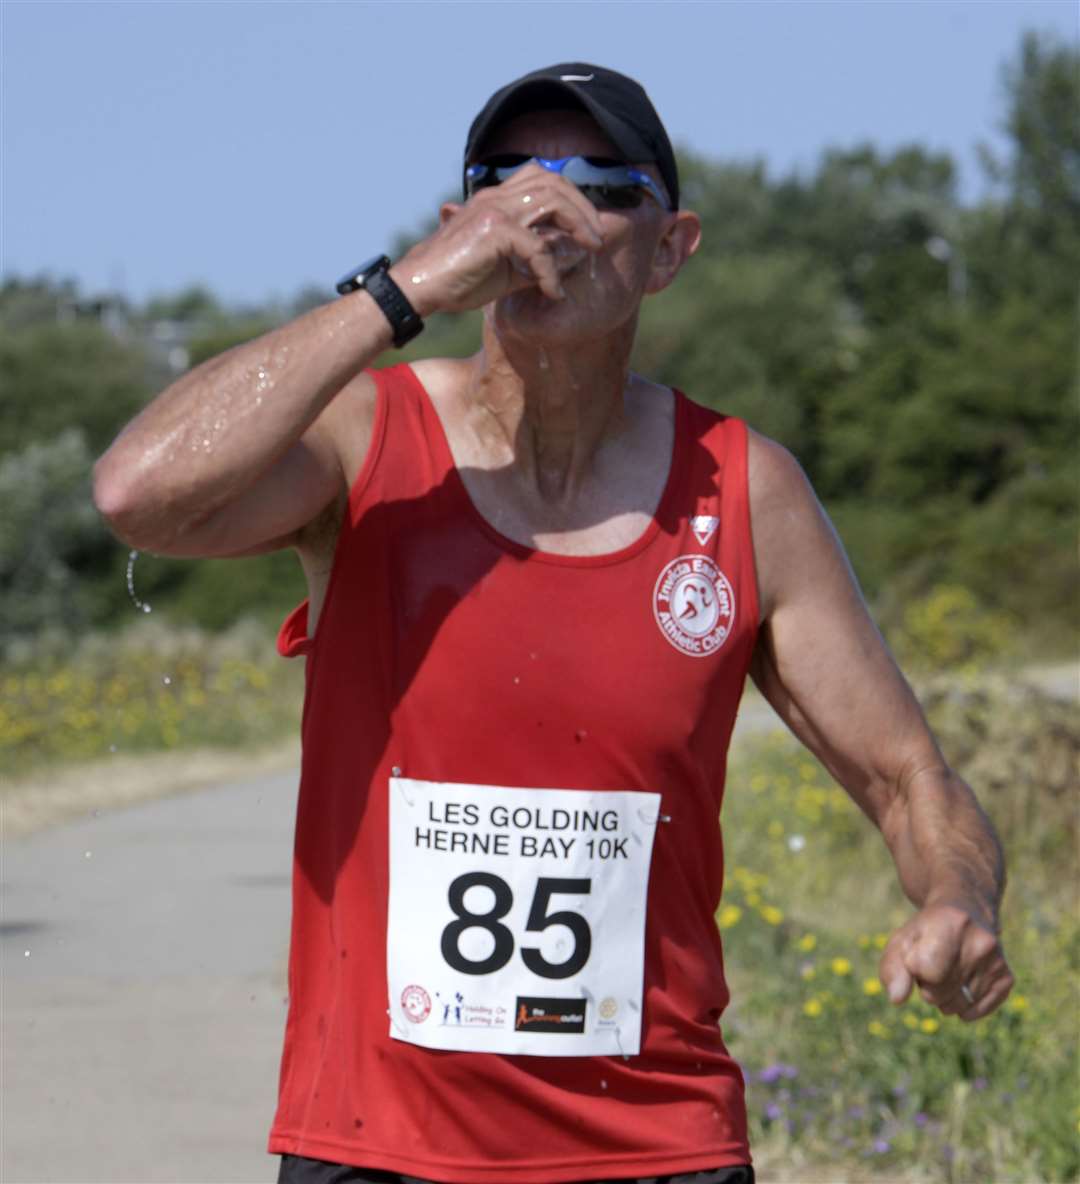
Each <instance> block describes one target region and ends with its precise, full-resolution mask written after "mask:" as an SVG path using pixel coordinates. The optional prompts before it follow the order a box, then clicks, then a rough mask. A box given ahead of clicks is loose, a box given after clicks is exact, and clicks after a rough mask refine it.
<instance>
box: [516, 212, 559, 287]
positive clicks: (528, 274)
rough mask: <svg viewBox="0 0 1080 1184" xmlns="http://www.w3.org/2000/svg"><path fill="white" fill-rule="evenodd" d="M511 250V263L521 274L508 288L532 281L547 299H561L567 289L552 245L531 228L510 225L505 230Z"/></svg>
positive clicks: (525, 284)
mask: <svg viewBox="0 0 1080 1184" xmlns="http://www.w3.org/2000/svg"><path fill="white" fill-rule="evenodd" d="M508 234H509V237H510V240H511V246H512V250H513V258H512V265H513V267H514V270H515V271H516V272H517V273H518V274H519V275H520V276H521V277H522V279H521V280H520V281H518V282H512V283H511V284H510V287H509V288H508V290H509V291H513V290H515V289H517V288H525V287H531V286H532V285H533V284H535V285H536V286H537V287H538V288H539V289H540V291H541V292H543V294H544V295H545V296H546V297H547V298H548V299H549V300H561V299H562V298H563V297H564V296H565V295H566V292H565V290H564V289H563V286H562V279H561V278H560V276H559V268H558V266H557V265H556V261H555V254H554V249H553V244H552V242H551V241H550V240H545V239H543V238H541V237H540V236H538V235H535V234H533V233H532V232H531V231H530V230H526V229H524V228H512V229H510V230H509V231H508Z"/></svg>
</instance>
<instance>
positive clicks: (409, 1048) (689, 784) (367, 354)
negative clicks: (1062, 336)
mask: <svg viewBox="0 0 1080 1184" xmlns="http://www.w3.org/2000/svg"><path fill="white" fill-rule="evenodd" d="M465 165H466V172H465V193H466V199H467V200H465V201H464V203H463V204H460V205H459V204H447V205H445V206H444V207H443V209H442V212H441V215H442V216H441V224H440V227H439V229H438V230H437V231H435V232H434V233H433V234H432V235H430V236H429V237H428V238H427V239H425V240H424V241H423V242H421V243H418V244H417V245H416V246H415V247H414V248H413V249H412V250H411V251H409V253H408V254H407V255H406V256H405V257H404V258H403V259H401V260H400V261H398V262H397V263H396V264H395V265H394V266H392V267H390V266H388V264H389V261H388V260H386V259H385V258H382V259H375V260H373V261H372V262H371V263H369V264H367V265H365V266H364V267H362V268H360V269H358V272H357V273H355V274H353V275H350V276H349V277H346V280H345V281H343V282H342V283H341V284H340V285H339V291H343V293H344V294H343V296H342V298H341V299H340V300H338V301H336V302H334V303H332V304H329V305H326V306H324V307H322V308H318V309H315V310H314V311H312V312H310V313H308V314H306V315H305V316H303V317H301V318H299V319H297V320H296V321H294V322H292V323H291V324H288V325H286V326H284V327H282V328H280V329H277V330H275V331H274V332H272V333H269V334H267V335H266V336H264V337H262V338H259V339H258V340H256V341H253V342H251V343H249V344H246V345H243V346H240V347H237V348H235V349H233V350H230V351H229V352H228V353H226V354H223V355H222V356H220V357H218V358H215V359H212V360H211V361H209V362H206V363H204V364H203V365H202V366H199V367H197V368H196V369H195V370H193V371H192V372H191V373H190V374H187V375H185V376H184V377H183V378H181V379H180V380H179V381H178V382H177V383H175V384H174V385H173V386H172V387H170V388H169V389H168V390H167V391H165V392H164V393H163V394H162V395H161V396H159V398H158V399H157V400H155V401H154V403H152V404H151V405H150V406H149V407H148V408H147V409H146V410H145V411H144V412H143V413H142V414H141V415H140V416H139V417H138V418H137V419H136V420H135V421H134V422H133V423H132V424H131V425H130V426H129V427H128V428H127V429H126V430H125V432H124V433H123V434H122V435H121V436H120V437H119V438H118V439H117V441H116V442H115V443H114V444H113V446H112V448H111V449H110V450H109V452H108V453H106V455H105V456H104V457H103V458H102V460H101V461H100V462H99V464H98V467H97V471H96V475H95V495H96V498H97V502H98V505H99V507H100V508H101V510H102V512H103V513H104V514H105V515H106V516H107V517H108V519H109V520H110V522H111V523H112V525H113V527H114V529H115V530H116V531H117V533H118V534H119V535H120V536H121V537H122V538H124V539H125V540H126V541H127V542H128V543H129V544H130V545H132V546H134V547H141V548H146V549H148V550H153V551H156V552H159V553H162V554H169V555H180V556H194V555H201V556H220V555H244V554H254V553H257V552H260V551H266V550H270V549H273V548H278V547H285V546H292V547H295V549H296V550H297V553H298V554H299V556H300V559H301V562H302V564H303V567H304V570H305V573H306V575H307V580H308V584H309V589H310V596H309V599H308V601H307V602H306V603H305V605H303V606H301V608H300V609H299V610H297V612H295V613H294V614H293V615H292V616H291V617H290V619H289V620H288V621H287V622H286V624H285V626H284V627H283V630H282V636H281V639H280V643H279V644H280V647H281V649H282V651H283V652H284V653H287V654H294V653H304V654H307V655H308V669H307V679H308V682H307V697H306V701H305V709H304V724H303V732H304V768H303V775H302V782H301V793H300V803H299V811H298V819H297V840H296V866H295V875H294V894H293V930H292V950H291V957H290V973H289V980H290V1010H289V1016H288V1021H287V1028H286V1040H285V1051H284V1056H283V1061H282V1070H281V1083H280V1090H281V1093H280V1102H279V1108H278V1114H277V1117H276V1120H275V1123H274V1127H273V1131H272V1133H271V1139H270V1149H271V1151H274V1152H278V1153H281V1154H282V1156H283V1159H282V1167H281V1176H280V1179H281V1180H283V1181H290V1182H295V1181H307V1182H310V1184H316V1182H318V1184H327V1182H329V1181H339V1182H343V1181H367V1180H395V1181H396V1180H400V1179H412V1178H419V1179H422V1180H433V1181H447V1182H456V1184H475V1182H478V1181H506V1182H508V1184H510V1182H520V1184H541V1182H545V1184H546V1182H549V1181H551V1182H554V1181H595V1180H599V1179H605V1180H607V1179H638V1178H643V1177H648V1178H650V1179H653V1178H657V1177H658V1176H659V1177H662V1178H664V1179H672V1180H675V1179H678V1180H683V1179H685V1180H691V1179H693V1180H698V1181H702V1182H704V1181H711V1182H720V1181H724V1182H726V1184H736V1182H745V1181H751V1180H752V1179H753V1175H752V1169H751V1168H750V1167H749V1162H750V1156H749V1149H748V1147H747V1142H746V1121H745V1108H744V1104H743V1097H742V1078H741V1076H740V1074H739V1071H738V1067H737V1066H736V1065H735V1063H734V1062H733V1061H732V1059H731V1057H730V1056H729V1055H728V1053H727V1050H726V1049H725V1047H724V1044H723V1041H722V1038H721V1034H720V1029H719V1026H718V1022H717V1021H718V1019H719V1017H720V1014H721V1012H722V1011H723V1009H724V1007H725V1005H726V1003H727V1000H728V994H727V989H726V986H725V984H724V977H723V964H722V957H721V951H720V944H719V938H718V935H717V931H716V927H715V924H714V922H713V915H714V913H715V910H716V907H717V904H718V901H719V895H720V887H721V882H722V876H723V856H722V847H721V843H720V833H719V823H718V815H719V809H720V800H721V796H722V792H723V782H724V767H725V758H726V750H727V745H728V741H729V739H730V735H731V729H732V726H733V723H734V717H735V711H736V708H737V704H738V699H739V696H740V694H741V691H742V687H743V683H744V680H745V677H746V675H747V673H749V674H751V675H752V677H753V678H754V680H755V682H756V683H757V684H758V686H759V687H760V688H761V689H762V691H763V692H764V693H765V695H766V696H767V697H768V699H769V701H770V702H771V703H772V704H773V706H774V707H775V708H776V710H777V712H778V713H779V714H780V716H781V717H782V718H783V719H784V720H785V722H786V723H787V724H788V726H789V727H791V729H792V730H793V731H794V732H795V733H796V735H797V736H799V737H800V739H801V740H802V741H803V742H804V743H805V744H806V745H807V747H808V748H810V749H811V750H812V751H813V752H814V753H815V754H817V756H818V757H820V758H821V760H822V761H824V763H825V764H826V766H827V767H828V768H829V770H830V771H831V772H832V774H833V775H834V776H835V777H836V778H837V780H838V781H839V782H840V783H841V784H843V785H844V786H845V787H846V788H847V790H848V791H849V792H850V793H851V795H852V796H853V798H854V799H855V800H856V802H858V804H859V805H860V807H861V808H862V809H863V810H864V811H865V812H866V813H867V815H868V816H869V817H870V819H871V820H872V821H873V822H874V823H876V824H877V825H878V826H879V827H880V829H881V831H882V833H883V835H884V837H885V840H886V842H887V843H888V846H889V849H890V851H891V852H892V855H893V857H894V859H895V861H896V865H897V868H898V871H899V875H900V878H901V882H902V884H903V886H904V889H905V891H906V892H907V894H908V896H909V897H910V898H911V900H912V901H913V903H914V904H915V905H916V908H917V911H916V913H915V914H914V916H913V917H912V918H911V920H910V921H908V922H907V924H905V925H904V926H903V927H902V928H901V929H900V930H899V931H898V932H897V933H895V934H894V935H893V936H892V938H891V940H890V942H889V944H888V946H887V948H886V949H885V951H884V954H883V957H882V962H881V977H882V981H883V982H884V984H885V986H886V988H887V990H888V992H889V995H890V997H891V998H892V999H893V1000H894V1001H896V1002H900V1001H902V1000H903V999H905V998H906V997H907V996H908V995H909V993H910V992H911V990H912V988H913V986H915V985H917V986H918V987H919V988H920V990H921V991H922V994H923V996H924V997H925V998H926V999H927V1000H928V1001H930V1002H931V1003H933V1004H935V1005H936V1006H938V1007H939V1008H940V1009H941V1011H942V1012H943V1013H945V1014H947V1015H960V1016H961V1017H963V1018H964V1019H967V1020H974V1019H978V1018H980V1017H982V1016H984V1015H986V1014H988V1013H989V1012H991V1011H993V1010H994V1008H996V1007H997V1006H999V1005H1000V1003H1001V1002H1002V1001H1003V1000H1004V998H1005V997H1006V995H1007V994H1008V992H1009V989H1010V987H1011V983H1012V979H1011V975H1010V973H1009V969H1008V966H1007V965H1006V963H1005V960H1004V956H1003V953H1002V950H1001V948H1000V945H999V943H998V940H997V936H996V935H997V924H998V921H997V909H998V905H999V902H1000V898H1001V893H1002V887H1003V876H1004V873H1003V868H1002V861H1001V854H1000V849H999V845H998V843H997V840H996V838H995V836H994V833H993V831H992V829H991V827H990V825H989V823H988V822H987V820H986V819H985V817H984V816H983V814H982V813H981V811H980V810H979V807H978V805H977V804H976V802H975V799H974V797H973V795H972V793H971V791H970V790H969V789H968V788H967V787H966V786H965V785H964V784H963V783H962V782H961V781H960V780H959V779H958V778H956V776H955V775H954V774H952V773H951V772H950V771H949V769H948V768H947V766H946V764H945V762H944V761H943V759H942V756H941V754H940V752H939V751H938V749H937V747H936V745H935V743H934V740H933V738H932V737H931V735H930V734H929V732H928V730H927V727H926V724H925V722H924V720H923V717H922V715H921V713H920V711H919V708H918V706H917V704H916V702H915V700H914V698H913V696H912V694H911V692H910V690H909V688H908V686H907V684H906V683H905V682H904V680H903V678H902V676H901V675H900V673H899V672H898V671H897V669H896V667H895V665H894V664H893V662H892V660H891V659H890V657H889V655H888V653H887V652H886V650H885V648H884V646H883V644H882V642H881V640H880V638H879V636H878V634H877V632H876V631H875V629H874V626H873V624H872V623H871V621H870V619H869V617H868V615H867V612H866V610H865V608H864V605H863V602H862V600H861V598H860V595H859V592H858V590H857V588H856V586H855V583H854V581H853V578H852V576H851V573H850V571H849V568H848V566H847V564H846V561H845V558H844V555H843V552H842V550H841V548H840V546H839V544H838V542H837V541H836V538H835V536H834V535H833V533H832V530H831V528H830V526H829V523H828V522H827V520H826V518H825V516H824V514H823V512H822V511H821V509H820V507H819V506H818V504H817V502H816V500H815V498H814V496H813V493H812V491H811V490H810V488H809V486H808V484H807V482H806V480H805V479H804V477H803V475H802V473H801V471H800V470H799V468H798V466H797V465H796V464H795V462H794V461H793V460H792V458H791V457H790V456H789V455H788V454H787V453H786V452H785V451H784V450H783V449H781V448H780V447H778V446H777V445H775V444H773V443H771V442H770V441H768V440H766V439H764V438H762V437H760V436H758V435H756V434H755V433H753V432H752V431H748V430H747V429H746V427H745V426H744V425H743V424H741V423H739V422H738V421H736V420H732V419H729V418H726V417H724V416H722V415H718V414H716V413H713V412H711V411H707V410H705V409H704V408H702V407H700V406H698V405H696V404H694V403H692V402H690V400H689V399H687V398H685V397H684V396H682V395H681V394H679V393H677V392H672V391H671V390H669V389H668V388H666V387H664V386H662V385H659V384H657V383H653V382H650V381H649V380H647V379H645V378H643V377H641V376H639V375H636V374H632V373H631V372H630V370H629V357H630V351H631V346H632V343H633V338H634V331H635V327H636V323H637V316H638V310H639V307H640V304H641V301H642V299H643V298H644V296H646V295H649V294H653V293H658V292H660V291H662V290H663V289H664V288H665V287H667V286H668V285H669V284H670V283H671V282H672V281H673V280H674V279H675V278H676V276H677V274H678V272H679V270H680V269H681V267H682V266H683V264H684V263H685V262H686V261H687V260H688V259H689V257H690V256H691V255H692V254H693V253H694V251H695V249H696V247H697V245H698V240H699V237H700V223H699V220H698V218H697V217H696V215H694V214H693V213H692V212H690V211H687V210H683V209H681V208H680V206H679V190H678V175H677V171H676V166H675V160H674V156H673V154H672V151H671V146H670V143H669V140H668V137H667V134H666V132H665V131H664V128H663V125H662V124H661V122H660V120H659V118H658V116H657V115H656V112H655V111H654V109H653V107H652V105H651V103H650V102H649V100H648V98H647V97H646V95H645V92H644V91H643V90H642V89H641V87H640V86H639V85H638V84H637V83H635V82H633V81H632V80H630V79H628V78H625V77H624V76H622V75H620V74H617V73H614V72H612V71H609V70H604V69H601V68H600V67H597V66H593V65H589V64H584V63H569V64H564V65H558V66H554V67H551V68H548V69H545V70H540V71H537V72H536V73H534V74H531V75H528V76H526V77H525V78H523V79H519V80H517V81H516V82H514V83H511V84H510V85H509V86H507V87H505V88H503V90H501V91H499V92H498V93H497V94H496V95H494V96H493V97H492V99H491V100H490V101H489V103H488V104H487V106H486V107H485V108H484V110H483V111H482V112H481V113H480V115H479V116H478V117H477V119H476V120H475V121H474V123H473V126H472V128H471V130H470V133H469V137H468V144H467V148H466V155H465ZM481 307H482V308H483V309H484V325H483V345H482V348H481V350H480V352H479V353H478V354H477V355H476V356H475V357H473V358H469V359H465V360H457V359H429V360H426V361H424V362H421V363H418V364H416V365H415V366H413V367H411V368H410V367H391V368H389V369H384V370H379V371H372V370H369V369H367V367H369V366H370V364H371V363H372V362H374V361H375V360H376V359H377V358H378V357H379V356H380V355H381V354H382V353H383V352H384V351H386V350H387V349H388V348H389V347H390V345H391V344H394V343H398V344H400V343H402V342H403V341H405V340H408V339H409V338H410V337H412V336H414V335H415V333H416V332H418V331H419V330H420V328H421V327H422V322H423V318H425V317H427V316H429V315H430V314H431V313H434V312H438V311H453V310H461V309H470V308H481ZM712 394H713V395H716V396H718V397H719V398H720V399H721V401H722V397H723V392H712Z"/></svg>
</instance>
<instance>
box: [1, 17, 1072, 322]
mask: <svg viewBox="0 0 1080 1184" xmlns="http://www.w3.org/2000/svg"><path fill="white" fill-rule="evenodd" d="M1077 13H1078V6H1077V4H1076V3H1075V0H967V2H955V0H928V2H920V0H896V2H891V0H834V2H819V0H793V2H787V0H784V2H780V0H775V2H774V0H750V2H734V0H733V2H725V3H679V2H676V0H669V2H666V3H587V2H578V0H575V2H573V3H556V2H549V3H514V2H512V0H503V2H502V3H483V4H480V3H477V4H472V3H469V4H465V3H455V2H453V0H438V2H437V3H408V2H405V0H396V2H394V3H359V2H350V3H322V2H316V0H291V2H281V3H262V2H247V0H244V2H240V0H235V2H227V0H211V2H203V3H196V2H189V0H185V2H172V0H129V2H126V3H115V2H109V3H99V2H96V0H80V2H78V3H67V2H61V3H50V2H48V0H35V2H26V0H0V70H2V81H0V104H2V109H0V144H2V149H0V151H2V157H0V166H2V173H0V201H2V205H0V273H2V274H3V276H4V277H5V278H7V277H11V276H18V277H20V278H24V279H28V278H31V277H33V276H38V275H41V274H47V275H49V276H51V277H52V278H53V279H61V278H68V277H70V278H72V279H74V280H76V281H77V283H78V284H79V287H80V290H82V291H83V292H84V293H85V294H87V295H97V294H101V293H103V292H107V291H112V292H119V293H121V294H123V295H125V296H127V297H128V298H129V299H132V300H135V301H137V302H142V301H143V300H146V299H147V298H149V297H150V296H152V295H155V294H168V293H175V292H178V291H180V290H181V289H183V288H185V287H187V286H189V285H191V284H195V283H202V284H205V285H207V286H208V287H209V288H210V289H211V290H212V291H213V292H214V293H215V294H216V295H217V296H218V297H219V298H220V299H222V300H223V301H225V302H226V303H229V304H234V305H235V304H243V303H247V304H257V303H260V302H263V301H267V300H288V299H290V298H291V297H292V296H294V295H295V294H296V293H297V292H298V291H299V290H300V289H301V288H302V287H304V286H305V285H310V284H315V285H319V286H325V288H326V291H327V296H328V298H329V297H330V296H331V295H332V294H333V283H334V281H335V280H336V279H337V278H338V277H339V276H340V275H342V274H343V273H344V272H346V271H348V270H349V269H350V268H351V267H353V266H355V265H356V264H357V263H359V262H361V261H362V260H364V259H367V258H368V257H370V256H371V255H374V254H378V253H380V252H382V251H390V250H391V249H392V247H393V244H394V242H395V239H396V238H397V236H398V234H400V233H402V232H414V231H416V230H417V229H418V228H419V227H420V226H421V225H422V224H423V223H424V221H425V219H426V218H428V217H429V216H431V215H432V214H434V213H435V212H436V210H437V208H438V203H439V201H440V200H441V199H443V198H445V197H447V196H448V195H450V193H451V191H453V190H454V189H455V187H456V186H457V185H458V184H459V183H460V168H461V152H462V148H463V146H464V139H465V132H466V130H467V128H468V125H469V123H470V122H471V120H472V118H473V116H474V115H475V114H476V112H477V111H478V110H479V109H480V107H482V106H483V104H484V102H485V101H486V100H487V98H488V96H489V95H490V94H491V93H492V92H493V91H495V90H497V89H498V88H499V87H500V86H502V85H503V84H505V83H506V82H508V81H510V80H512V79H513V78H516V77H518V76H519V75H521V74H524V73H526V72H528V71H529V70H532V69H536V68H537V67H539V66H544V65H550V64H553V63H555V62H559V61H574V60H583V61H590V62H598V63H600V64H603V65H606V66H610V67H613V68H615V69H618V70H622V71H623V72H624V73H627V74H630V75H632V76H633V77H636V78H637V79H638V80H639V81H640V82H642V83H643V85H644V86H645V88H646V89H647V90H648V92H649V94H650V96H651V98H652V100H653V102H654V104H655V105H656V107H657V108H658V110H659V112H660V114H661V117H662V118H663V120H664V122H665V124H666V126H667V128H668V132H669V134H670V135H671V138H672V140H673V141H674V142H675V143H676V145H684V146H686V147H688V148H690V149H692V150H694V151H695V152H697V153H700V154H702V155H705V156H708V157H711V158H714V159H718V160H726V161H732V160H742V161H746V160H751V159H761V160H764V161H765V162H766V164H767V166H768V169H769V172H770V175H773V176H782V175H786V174H787V173H789V172H791V171H792V170H799V171H802V172H809V171H810V170H812V169H813V167H814V166H815V163H816V162H817V161H818V159H819V157H820V154H821V152H822V151H823V150H824V149H825V148H828V147H841V148H843V147H851V146H853V145H855V144H857V143H860V142H863V141H866V140H871V141H873V142H874V143H875V144H876V145H878V146H879V148H882V149H885V150H890V149H894V148H896V147H898V146H900V145H902V144H906V143H911V142H917V143H921V144H924V145H926V146H927V147H929V148H932V149H938V150H943V151H948V152H950V153H951V154H953V156H954V157H955V158H956V159H957V161H958V163H959V165H960V181H961V190H960V191H961V194H962V196H963V197H964V199H965V200H967V201H973V200H976V199H977V197H978V196H979V194H980V192H981V191H982V181H981V174H980V171H979V168H978V164H977V161H976V156H975V151H974V150H975V145H976V144H977V143H978V142H979V141H985V142H988V143H990V144H992V145H993V144H997V145H998V146H999V147H1000V144H1001V139H1000V133H999V130H998V129H999V125H1000V122H1001V120H1002V117H1003V114H1004V91H1003V86H1002V81H1001V68H1002V66H1003V64H1004V63H1005V62H1007V61H1009V60H1011V59H1013V58H1014V57H1015V54H1016V52H1017V48H1018V46H1019V42H1020V38H1021V35H1022V33H1023V31H1024V30H1026V29H1040V30H1046V31H1049V32H1053V33H1057V34H1058V35H1059V36H1061V37H1063V38H1068V39H1071V40H1073V41H1074V42H1075V41H1076V40H1078V39H1080V29H1078V16H1077Z"/></svg>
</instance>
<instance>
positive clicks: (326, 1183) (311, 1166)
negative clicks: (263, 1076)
mask: <svg viewBox="0 0 1080 1184" xmlns="http://www.w3.org/2000/svg"><path fill="white" fill-rule="evenodd" d="M278 1184H432V1182H431V1181H430V1180H421V1179H419V1178H418V1177H417V1176H402V1175H400V1174H399V1173H398V1172H383V1171H380V1170H379V1169H378V1168H351V1167H347V1166H346V1165H344V1164H340V1163H327V1162H326V1161H325V1160H322V1159H308V1158H307V1157H306V1156H304V1155H283V1156H282V1157H281V1169H280V1171H279V1172H278ZM580 1184H754V1169H753V1168H752V1167H751V1166H750V1165H749V1164H746V1165H743V1166H739V1167H734V1168H712V1169H710V1170H708V1171H704V1172H682V1173H680V1174H679V1175H677V1176H643V1177H640V1178H639V1179H637V1180H621V1181H619V1180H611V1181H606V1180H605V1181H601V1180H595V1181H581V1182H580Z"/></svg>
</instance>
